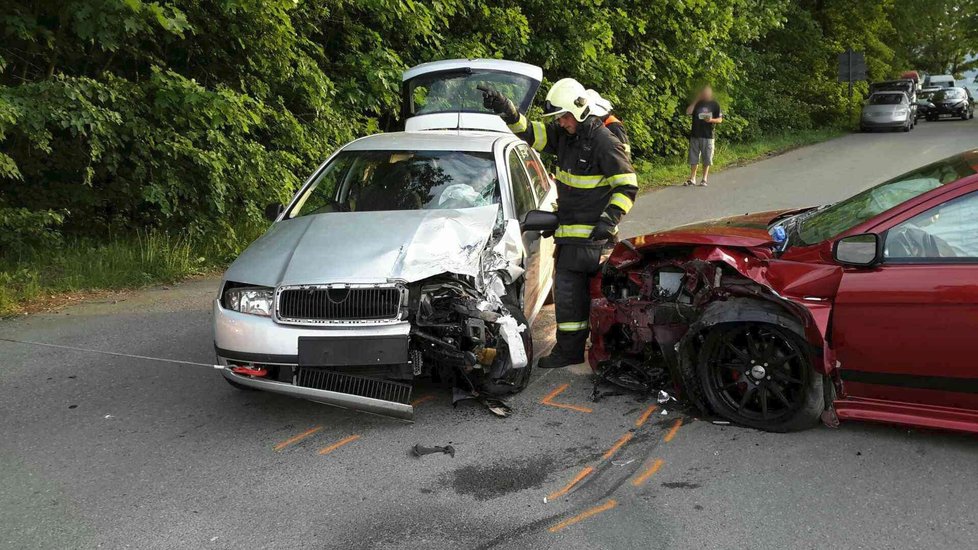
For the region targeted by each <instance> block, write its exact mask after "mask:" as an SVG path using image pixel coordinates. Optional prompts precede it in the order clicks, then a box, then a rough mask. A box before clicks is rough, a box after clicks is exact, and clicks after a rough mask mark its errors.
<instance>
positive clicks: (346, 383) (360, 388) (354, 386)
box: [297, 368, 411, 405]
mask: <svg viewBox="0 0 978 550" xmlns="http://www.w3.org/2000/svg"><path fill="white" fill-rule="evenodd" d="M297 382H298V385H300V386H303V387H306V388H315V389H317V390H329V391H335V392H339V393H346V394H350V395H358V396H360V397H370V398H372V399H380V400H382V401H394V402H396V403H401V404H404V405H407V404H408V403H410V402H411V385H410V384H402V383H400V382H392V381H390V380H380V379H377V378H366V377H363V376H353V375H352V374H343V373H340V372H336V371H331V370H326V369H311V368H300V369H299V373H298V378H297Z"/></svg>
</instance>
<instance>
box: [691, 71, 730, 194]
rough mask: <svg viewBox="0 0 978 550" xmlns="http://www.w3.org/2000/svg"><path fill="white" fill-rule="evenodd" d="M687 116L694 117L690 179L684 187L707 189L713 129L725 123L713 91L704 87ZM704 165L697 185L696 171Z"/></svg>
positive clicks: (708, 86)
mask: <svg viewBox="0 0 978 550" xmlns="http://www.w3.org/2000/svg"><path fill="white" fill-rule="evenodd" d="M686 114H687V115H692V116H693V132H692V135H691V136H690V138H689V179H688V180H686V183H684V184H683V186H689V185H699V186H702V187H706V186H707V185H708V183H707V181H706V180H707V179H708V178H709V177H710V165H712V164H713V144H714V141H713V127H714V126H715V125H717V124H720V123H721V122H723V113H722V112H721V111H720V104H719V103H717V102H716V101H714V99H713V89H712V88H710V85H709V84H707V85H706V86H703V89H702V90H700V93H699V94H697V96H696V98H695V99H693V102H692V103H690V104H689V107H686ZM700 163H702V164H703V180H702V181H700V182H699V183H696V169H697V168H698V167H699V164H700Z"/></svg>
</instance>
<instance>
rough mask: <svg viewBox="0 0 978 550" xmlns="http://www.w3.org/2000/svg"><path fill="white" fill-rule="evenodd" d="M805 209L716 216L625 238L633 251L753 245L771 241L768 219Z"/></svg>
mask: <svg viewBox="0 0 978 550" xmlns="http://www.w3.org/2000/svg"><path fill="white" fill-rule="evenodd" d="M804 210H805V209H801V210H799V209H791V210H772V211H769V212H758V213H755V214H745V215H743V216H733V217H730V218H719V219H716V220H707V221H702V222H697V223H693V224H690V225H683V226H681V227H676V228H673V229H669V230H666V231H659V232H657V233H650V234H648V235H640V236H638V237H634V238H632V239H629V242H631V243H632V244H633V245H634V246H635V248H636V249H637V250H645V249H649V248H656V247H660V246H675V245H684V244H692V245H716V246H737V247H746V248H750V247H755V246H762V245H768V244H771V243H772V242H773V241H772V240H771V236H770V235H768V232H767V228H768V226H769V225H770V224H771V222H772V221H774V220H776V219H778V218H781V217H784V216H786V215H789V214H794V213H797V212H802V211H804Z"/></svg>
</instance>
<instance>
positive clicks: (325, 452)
mask: <svg viewBox="0 0 978 550" xmlns="http://www.w3.org/2000/svg"><path fill="white" fill-rule="evenodd" d="M358 439H360V436H359V435H351V436H349V437H344V438H343V439H341V440H339V441H337V442H336V443H333V444H332V445H330V446H329V447H323V448H322V449H319V454H321V455H328V454H329V453H331V452H333V451H335V450H336V449H339V448H340V447H342V446H343V445H346V444H347V443H353V442H354V441H356V440H358Z"/></svg>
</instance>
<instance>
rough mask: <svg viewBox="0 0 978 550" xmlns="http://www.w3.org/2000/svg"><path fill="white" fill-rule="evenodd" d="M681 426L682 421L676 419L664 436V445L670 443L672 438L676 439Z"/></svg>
mask: <svg viewBox="0 0 978 550" xmlns="http://www.w3.org/2000/svg"><path fill="white" fill-rule="evenodd" d="M682 425H683V419H682V418H677V419H676V423H675V424H673V425H672V429H671V430H669V433H667V434H666V437H665V442H666V443H669V442H670V441H672V438H674V437H676V432H678V431H679V427H680V426H682Z"/></svg>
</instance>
